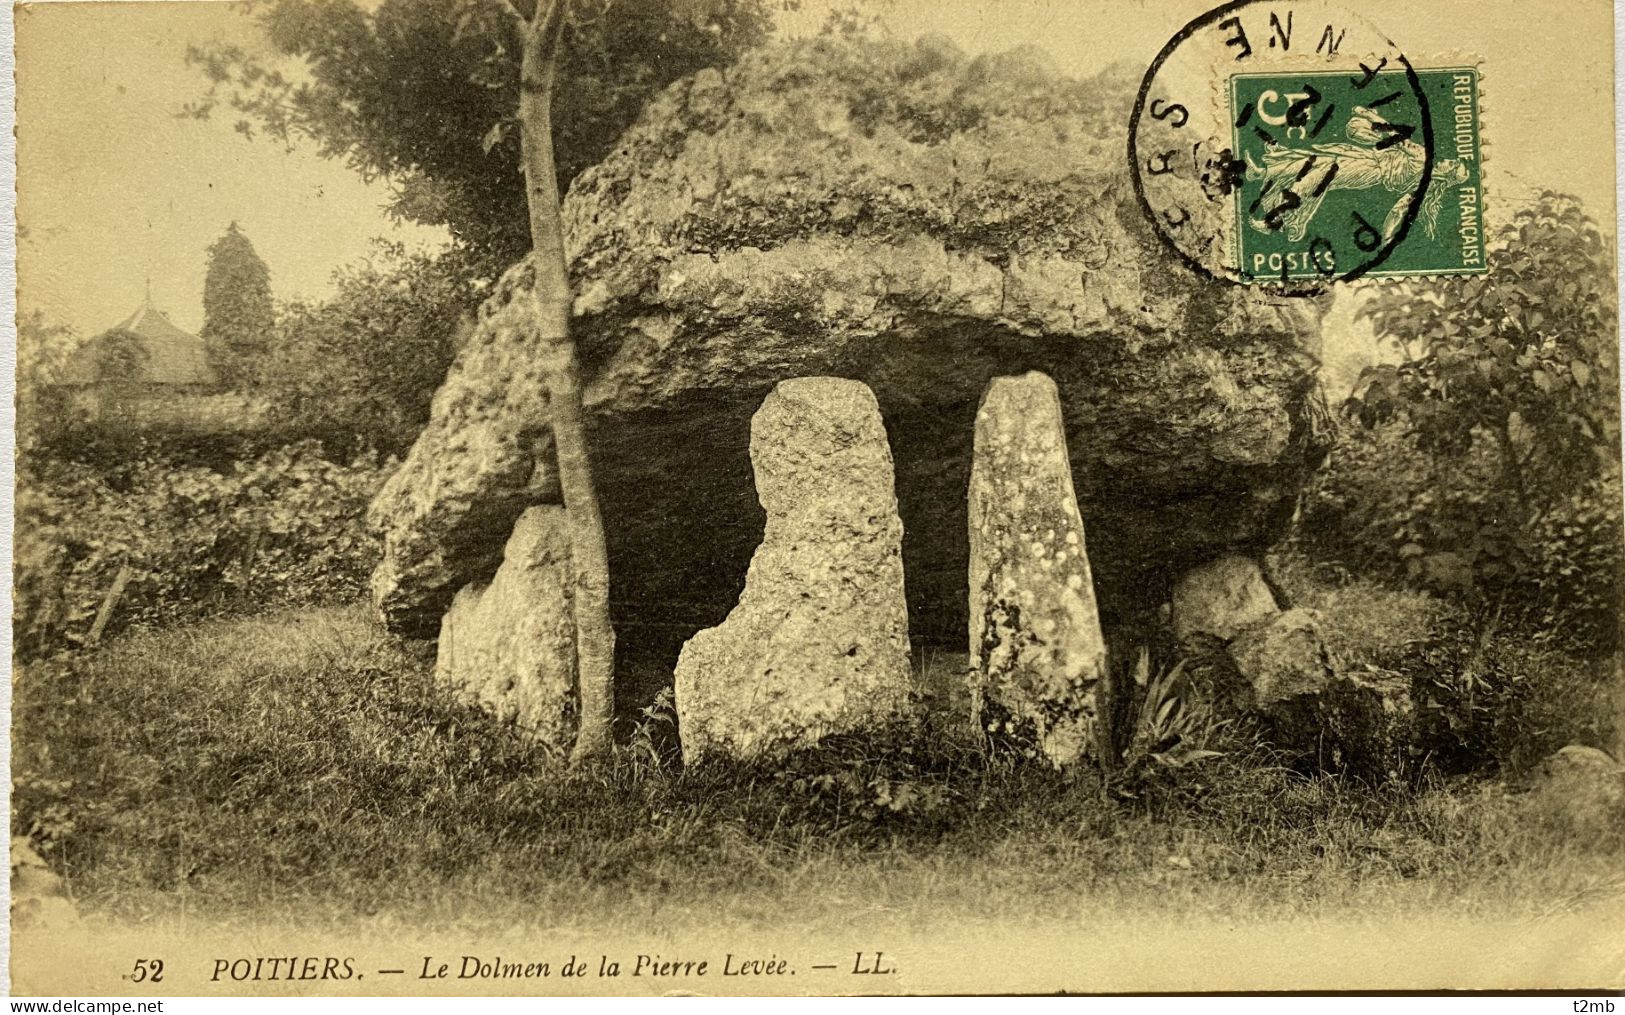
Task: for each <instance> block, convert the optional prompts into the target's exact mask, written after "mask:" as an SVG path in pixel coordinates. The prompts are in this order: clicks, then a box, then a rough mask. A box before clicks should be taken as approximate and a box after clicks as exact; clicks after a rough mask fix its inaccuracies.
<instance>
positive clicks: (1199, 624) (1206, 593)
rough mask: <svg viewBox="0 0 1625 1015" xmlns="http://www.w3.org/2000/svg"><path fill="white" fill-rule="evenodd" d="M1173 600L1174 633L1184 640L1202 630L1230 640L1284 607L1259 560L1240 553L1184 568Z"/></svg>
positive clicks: (1175, 586)
mask: <svg viewBox="0 0 1625 1015" xmlns="http://www.w3.org/2000/svg"><path fill="white" fill-rule="evenodd" d="M1173 600H1174V601H1173V624H1174V634H1175V635H1176V636H1177V637H1178V638H1179V639H1180V640H1181V641H1186V640H1188V639H1190V638H1192V637H1194V636H1196V635H1201V634H1205V635H1210V636H1212V637H1214V638H1218V639H1220V640H1221V641H1229V640H1230V639H1231V638H1234V637H1235V636H1236V635H1237V634H1238V633H1240V631H1241V630H1242V629H1243V628H1245V627H1251V626H1252V625H1254V624H1257V623H1259V622H1260V621H1263V620H1267V619H1269V618H1270V617H1272V616H1274V615H1275V614H1277V613H1279V612H1280V610H1281V607H1280V605H1279V604H1278V603H1276V601H1275V593H1273V592H1271V591H1270V587H1269V584H1268V583H1267V582H1265V581H1264V572H1263V569H1261V568H1260V567H1259V566H1258V561H1256V560H1254V559H1252V558H1251V557H1244V556H1241V555H1240V554H1227V555H1225V556H1223V557H1219V558H1218V559H1217V560H1212V561H1209V562H1208V563H1206V564H1203V565H1201V566H1200V567H1196V568H1192V569H1191V570H1189V571H1187V572H1185V574H1184V575H1183V576H1181V577H1180V579H1179V581H1177V582H1176V583H1175V584H1174V596H1173Z"/></svg>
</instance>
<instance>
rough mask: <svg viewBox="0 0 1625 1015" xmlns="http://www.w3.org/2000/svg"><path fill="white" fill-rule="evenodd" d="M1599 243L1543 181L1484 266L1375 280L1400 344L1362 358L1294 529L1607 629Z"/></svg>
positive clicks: (1603, 248) (1611, 539) (1497, 602)
mask: <svg viewBox="0 0 1625 1015" xmlns="http://www.w3.org/2000/svg"><path fill="white" fill-rule="evenodd" d="M1610 251H1611V246H1610V245H1609V243H1608V242H1607V241H1606V240H1605V239H1604V238H1603V235H1602V233H1601V231H1600V230H1599V229H1598V227H1597V225H1596V223H1594V222H1593V221H1592V220H1591V219H1590V218H1589V217H1587V216H1586V214H1585V213H1584V211H1583V210H1582V209H1581V207H1580V205H1579V202H1578V201H1577V200H1576V199H1574V198H1572V197H1568V196H1565V195H1561V194H1555V193H1551V192H1545V193H1542V194H1541V195H1540V196H1539V198H1538V199H1537V200H1536V201H1535V202H1534V203H1533V204H1532V205H1531V206H1530V207H1527V208H1524V209H1522V210H1519V211H1518V212H1517V213H1516V214H1514V215H1513V216H1512V218H1511V219H1510V221H1508V222H1507V223H1506V225H1505V226H1503V227H1502V229H1501V230H1500V231H1499V233H1498V234H1497V237H1496V245H1495V246H1494V248H1493V249H1491V250H1490V252H1489V256H1488V261H1489V273H1488V274H1487V275H1486V276H1484V277H1483V278H1472V279H1454V280H1449V281H1426V280H1413V281H1407V282H1401V283H1398V284H1396V285H1394V286H1388V287H1384V288H1383V289H1382V291H1381V292H1380V293H1376V294H1374V295H1372V296H1371V297H1370V298H1369V299H1368V301H1367V303H1366V305H1365V308H1364V309H1363V310H1362V314H1363V315H1364V316H1366V317H1368V318H1370V319H1371V320H1372V322H1373V324H1374V326H1375V328H1376V330H1377V333H1378V334H1379V335H1382V336H1383V337H1384V339H1385V340H1387V341H1389V342H1391V343H1392V344H1394V345H1395V346H1396V347H1397V348H1398V349H1399V350H1400V351H1401V352H1402V353H1403V357H1404V358H1403V361H1402V362H1400V363H1398V364H1381V365H1378V366H1373V367H1370V368H1368V369H1367V370H1366V371H1365V372H1364V373H1363V374H1362V375H1361V379H1360V383H1359V385H1358V386H1357V388H1356V390H1355V392H1354V394H1353V395H1352V396H1351V397H1350V399H1349V400H1348V403H1347V405H1346V406H1345V408H1346V410H1347V411H1346V416H1347V419H1348V421H1349V422H1350V424H1351V426H1350V427H1349V428H1348V430H1349V432H1348V433H1347V434H1346V438H1347V439H1346V440H1345V441H1344V442H1343V444H1342V446H1341V447H1340V448H1339V449H1338V450H1337V452H1336V453H1335V455H1334V460H1333V463H1332V466H1331V468H1330V469H1329V470H1328V471H1327V474H1326V475H1325V476H1324V477H1322V479H1321V480H1320V482H1319V484H1318V486H1317V488H1316V489H1315V490H1314V491H1313V492H1312V493H1311V496H1310V500H1309V510H1308V511H1307V512H1306V515H1305V530H1306V534H1307V535H1308V536H1309V538H1310V539H1311V540H1312V541H1313V542H1316V543H1318V544H1319V547H1318V548H1319V550H1320V551H1321V552H1323V553H1326V554H1329V555H1330V556H1331V557H1332V558H1333V559H1336V560H1339V561H1341V562H1343V563H1345V564H1347V565H1349V566H1351V567H1355V568H1367V567H1369V568H1373V569H1375V570H1376V571H1377V572H1379V573H1382V574H1386V575H1389V576H1401V577H1403V578H1404V580H1406V581H1408V582H1410V583H1412V584H1415V585H1420V586H1423V587H1427V588H1430V589H1433V590H1436V591H1439V592H1442V593H1446V594H1449V595H1451V596H1452V597H1454V598H1456V599H1457V600H1458V601H1460V602H1462V603H1464V604H1467V605H1469V606H1471V607H1473V608H1474V609H1475V611H1477V612H1479V613H1480V614H1482V615H1485V616H1495V617H1496V618H1498V619H1499V620H1501V621H1506V622H1512V623H1514V624H1516V625H1518V626H1520V627H1522V628H1523V629H1524V630H1525V631H1526V632H1527V633H1538V634H1540V635H1542V636H1543V637H1546V638H1550V639H1555V640H1559V641H1562V642H1564V643H1566V644H1569V645H1572V646H1574V647H1576V648H1579V649H1583V650H1607V649H1610V648H1612V647H1613V645H1614V644H1615V643H1616V642H1617V640H1618V634H1619V622H1618V612H1619V603H1620V591H1621V585H1620V563H1621V542H1622V539H1625V530H1622V518H1621V507H1620V470H1619V461H1620V430H1619V376H1618V365H1619V343H1618V327H1617V314H1616V313H1615V308H1614V303H1615V296H1614V288H1615V287H1614V272H1613V266H1612V258H1611V254H1610Z"/></svg>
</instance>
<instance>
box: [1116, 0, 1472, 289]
mask: <svg viewBox="0 0 1625 1015" xmlns="http://www.w3.org/2000/svg"><path fill="white" fill-rule="evenodd" d="M1128 156H1129V161H1130V165H1131V173H1132V179H1133V183H1134V192H1135V195H1136V197H1137V198H1138V200H1139V203H1140V207H1141V210H1142V211H1143V212H1144V213H1145V215H1146V216H1147V218H1148V219H1149V221H1150V222H1151V224H1152V227H1153V228H1154V229H1155V231H1156V233H1157V236H1158V238H1159V239H1160V240H1161V241H1162V242H1163V243H1164V244H1165V245H1166V246H1167V247H1168V248H1169V249H1170V250H1171V251H1173V252H1174V253H1176V254H1177V255H1178V256H1179V259H1180V260H1182V261H1184V263H1185V264H1186V265H1188V266H1189V267H1190V268H1191V269H1192V270H1193V271H1195V272H1197V273H1198V274H1200V275H1203V276H1206V277H1209V278H1214V279H1223V280H1227V281H1231V282H1238V283H1252V284H1262V285H1269V286H1272V288H1273V289H1274V291H1277V292H1280V293H1284V294H1292V295H1298V294H1313V293H1317V292H1321V291H1323V287H1324V284H1325V283H1328V282H1332V281H1347V280H1352V279H1356V278H1359V277H1360V276H1362V275H1365V274H1367V273H1369V272H1371V271H1372V270H1373V269H1375V268H1377V267H1378V266H1380V265H1382V264H1383V263H1384V262H1385V261H1387V260H1388V258H1389V257H1390V255H1391V254H1393V252H1394V251H1395V249H1396V248H1398V247H1399V245H1400V244H1401V243H1402V242H1403V241H1404V240H1405V237H1406V236H1407V234H1408V233H1409V232H1410V230H1411V227H1412V225H1413V224H1414V223H1415V222H1416V221H1417V220H1418V218H1419V217H1420V218H1422V219H1423V221H1424V224H1426V225H1429V226H1431V221H1430V220H1429V219H1428V218H1427V215H1428V214H1429V212H1430V211H1431V212H1433V213H1434V214H1435V215H1436V214H1437V209H1436V207H1433V206H1430V204H1429V201H1428V200H1426V199H1425V198H1426V197H1427V195H1428V194H1429V184H1430V182H1431V181H1432V180H1433V179H1434V178H1435V176H1436V175H1440V176H1441V177H1446V178H1452V177H1451V174H1453V173H1459V172H1460V171H1461V167H1460V165H1459V164H1457V163H1454V162H1452V161H1451V160H1444V161H1442V162H1436V160H1435V158H1434V137H1433V126H1432V122H1431V119H1430V114H1429V109H1428V97H1427V94H1426V90H1425V89H1424V88H1423V87H1422V84H1421V81H1420V80H1419V78H1418V76H1417V72H1416V70H1415V69H1414V68H1413V67H1412V66H1411V63H1410V61H1409V60H1408V59H1407V58H1406V56H1405V54H1404V53H1402V52H1400V50H1399V49H1398V47H1397V46H1395V45H1394V44H1393V42H1391V41H1390V40H1389V39H1388V38H1387V37H1386V36H1384V35H1382V33H1380V32H1379V31H1377V30H1376V29H1375V28H1374V27H1372V26H1371V25H1370V24H1369V23H1368V22H1366V21H1365V20H1364V19H1363V18H1361V17H1359V16H1358V15H1356V14H1353V13H1351V12H1349V11H1348V10H1346V9H1344V8H1343V7H1341V6H1340V5H1338V4H1335V3H1332V2H1329V0H1303V2H1289V0H1235V2H1232V3H1227V4H1224V5H1223V6H1220V7H1217V8H1214V9H1213V10H1210V11H1208V12H1207V13H1205V14H1203V15H1201V16H1200V17H1198V18H1196V19H1195V20H1193V21H1191V22H1190V23H1189V24H1187V25H1186V26H1185V27H1183V28H1181V29H1180V30H1179V31H1178V32H1177V33H1175V35H1174V36H1173V38H1171V39H1169V40H1168V43H1167V45H1165V46H1164V47H1163V48H1162V50H1161V52H1159V53H1158V54H1157V57H1156V59H1155V60H1153V61H1152V63H1151V66H1150V67H1149V68H1148V69H1147V70H1146V73H1145V78H1144V80H1143V81H1142V83H1141V86H1140V90H1139V93H1138V95H1137V96H1136V98H1135V103H1134V112H1133V116H1132V119H1131V120H1130V122H1129V141H1128ZM1432 200H1433V201H1435V202H1436V201H1437V198H1434V199H1432Z"/></svg>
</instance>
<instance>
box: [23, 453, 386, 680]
mask: <svg viewBox="0 0 1625 1015" xmlns="http://www.w3.org/2000/svg"><path fill="white" fill-rule="evenodd" d="M387 471H388V469H387V468H386V467H384V466H381V465H380V464H379V463H378V462H377V461H376V460H374V459H370V458H369V459H361V460H358V461H357V462H355V463H354V464H352V465H349V466H343V465H338V464H335V463H333V462H330V461H327V460H326V459H324V458H322V457H321V456H320V454H319V449H318V447H317V446H316V445H315V444H314V443H305V444H298V445H293V446H290V447H287V448H282V449H278V450H276V451H272V452H270V453H267V454H264V455H261V456H260V457H258V458H255V459H251V460H249V461H245V462H240V463H237V464H235V465H233V466H232V467H231V468H230V469H229V470H228V471H225V472H216V471H214V470H212V469H207V468H201V467H179V468H177V467H174V466H173V465H171V464H169V463H167V462H155V461H151V460H147V461H142V462H138V463H134V464H132V465H131V466H130V467H129V468H128V469H127V470H125V471H123V472H121V473H120V474H119V475H118V476H117V477H116V480H117V485H114V483H112V482H109V477H105V476H102V475H100V474H98V473H97V472H95V471H94V470H91V469H88V468H85V467H83V466H77V465H71V464H63V463H51V464H47V465H44V466H41V467H40V468H38V469H36V470H34V471H33V474H32V475H29V476H27V477H25V478H24V481H23V482H21V483H19V488H18V496H17V522H16V529H17V548H16V549H17V554H16V560H15V572H14V577H15V583H16V589H17V594H16V605H17V618H16V622H15V628H14V630H15V636H14V645H15V649H16V652H17V653H18V655H19V656H21V657H24V658H28V657H31V656H37V655H43V654H48V653H50V652H53V651H56V650H58V649H62V648H67V647H71V646H73V645H76V644H79V643H81V642H82V641H83V640H84V639H85V637H86V636H87V635H88V633H89V630H90V626H91V624H92V622H93V618H94V617H95V615H96V612H97V610H98V607H99V605H100V604H101V602H102V600H103V598H104V597H105V596H106V595H107V594H108V591H109V589H110V588H111V587H112V585H113V584H114V582H115V580H116V577H117V575H118V574H119V573H120V570H121V568H128V569H129V571H128V576H127V581H126V584H125V587H124V591H123V594H122V596H121V597H120V599H119V600H118V602H117V606H116V611H115V614H114V616H115V619H116V626H119V627H123V626H129V625H141V626H155V625H162V624H167V623H172V622H174V621H176V620H182V619H191V618H194V617H198V616H202V615H204V614H206V613H214V612H220V611H233V610H244V609H252V608H261V607H264V606H266V605H271V604H300V603H316V602H328V601H335V600H342V599H347V598H354V597H355V596H357V595H359V594H360V593H361V592H362V590H363V589H364V588H365V583H366V576H367V574H368V573H369V571H370V570H371V568H372V566H373V564H374V563H375V561H376V557H377V551H376V548H375V547H374V545H373V541H372V539H371V537H370V536H369V535H368V533H367V532H366V531H365V528H364V523H363V516H364V513H365V510H366V505H367V502H368V501H369V500H370V499H371V497H372V495H373V493H374V492H375V491H376V489H377V488H378V486H379V485H381V483H382V481H383V479H384V477H385V476H386V474H387Z"/></svg>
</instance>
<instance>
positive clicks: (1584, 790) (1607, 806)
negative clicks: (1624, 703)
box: [1528, 744, 1625, 835]
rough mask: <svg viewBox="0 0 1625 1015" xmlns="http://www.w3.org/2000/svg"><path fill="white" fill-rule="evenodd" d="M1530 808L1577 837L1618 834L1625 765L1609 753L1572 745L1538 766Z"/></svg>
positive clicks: (1624, 812)
mask: <svg viewBox="0 0 1625 1015" xmlns="http://www.w3.org/2000/svg"><path fill="white" fill-rule="evenodd" d="M1529 789H1530V791H1531V792H1530V798H1529V803H1528V806H1529V807H1531V808H1533V809H1535V810H1536V811H1537V812H1540V813H1543V814H1544V815H1545V816H1546V817H1547V818H1554V817H1555V818H1557V819H1559V820H1560V821H1561V822H1562V823H1563V824H1566V825H1568V826H1569V827H1570V828H1572V829H1573V830H1574V831H1575V832H1576V833H1577V834H1582V835H1598V834H1612V835H1617V834H1618V832H1619V828H1620V827H1621V824H1620V823H1621V821H1622V820H1625V765H1621V764H1620V763H1619V762H1618V761H1615V760H1614V758H1613V756H1612V755H1610V754H1609V753H1608V752H1607V751H1603V750H1599V749H1597V748H1595V747H1586V746H1583V745H1581V744H1569V745H1568V746H1567V747H1564V748H1562V749H1561V750H1559V751H1557V752H1556V753H1554V754H1552V755H1551V756H1550V757H1548V758H1546V759H1545V760H1543V761H1542V762H1541V763H1540V764H1539V765H1538V766H1536V768H1535V771H1534V773H1533V778H1532V780H1531V782H1530V786H1529Z"/></svg>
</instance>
